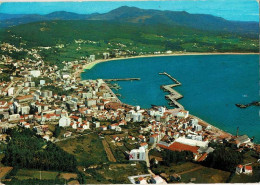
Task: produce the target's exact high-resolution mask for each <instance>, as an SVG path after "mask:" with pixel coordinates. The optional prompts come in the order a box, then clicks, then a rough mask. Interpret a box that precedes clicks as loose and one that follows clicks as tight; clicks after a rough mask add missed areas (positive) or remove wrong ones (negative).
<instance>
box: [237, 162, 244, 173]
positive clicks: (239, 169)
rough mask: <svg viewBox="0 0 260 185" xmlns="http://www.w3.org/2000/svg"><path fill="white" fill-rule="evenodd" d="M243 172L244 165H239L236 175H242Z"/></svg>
mask: <svg viewBox="0 0 260 185" xmlns="http://www.w3.org/2000/svg"><path fill="white" fill-rule="evenodd" d="M242 172H243V165H241V164H239V165H237V167H236V173H237V174H240V173H242Z"/></svg>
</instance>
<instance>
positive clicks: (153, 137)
mask: <svg viewBox="0 0 260 185" xmlns="http://www.w3.org/2000/svg"><path fill="white" fill-rule="evenodd" d="M149 142H150V143H152V144H154V143H158V142H159V135H158V134H153V135H151V136H150V140H149Z"/></svg>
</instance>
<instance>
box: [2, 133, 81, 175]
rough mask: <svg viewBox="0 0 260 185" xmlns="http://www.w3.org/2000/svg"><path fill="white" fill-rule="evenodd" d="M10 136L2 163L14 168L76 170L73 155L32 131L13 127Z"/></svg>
mask: <svg viewBox="0 0 260 185" xmlns="http://www.w3.org/2000/svg"><path fill="white" fill-rule="evenodd" d="M10 136H11V139H10V141H9V143H8V145H7V147H6V149H5V151H4V153H5V156H4V158H3V159H2V163H3V164H4V165H9V166H13V167H14V168H28V169H40V170H58V171H68V172H73V171H76V166H77V162H76V159H75V157H74V156H73V155H71V154H68V153H66V152H65V151H64V150H62V149H61V148H60V147H58V146H57V145H55V144H53V143H51V142H46V141H45V140H43V139H42V138H41V137H39V136H36V135H35V133H34V132H33V131H31V130H29V129H24V130H14V129H13V130H11V131H10Z"/></svg>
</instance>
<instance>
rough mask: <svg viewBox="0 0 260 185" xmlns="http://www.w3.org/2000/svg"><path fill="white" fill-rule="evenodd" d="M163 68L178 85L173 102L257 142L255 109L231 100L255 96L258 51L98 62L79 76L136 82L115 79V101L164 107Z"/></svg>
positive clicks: (165, 80)
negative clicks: (177, 97)
mask: <svg viewBox="0 0 260 185" xmlns="http://www.w3.org/2000/svg"><path fill="white" fill-rule="evenodd" d="M164 71H165V72H167V73H169V74H170V75H172V76H173V77H175V78H176V79H177V80H179V81H180V82H181V83H182V86H178V87H176V88H175V90H177V91H178V92H180V93H181V94H182V95H183V96H184V98H183V99H181V100H179V102H180V103H181V104H182V105H183V106H184V107H185V109H186V110H189V111H190V113H191V114H194V115H196V116H198V117H200V118H202V119H204V120H205V121H208V122H210V123H211V124H213V125H215V126H217V127H219V128H221V129H223V130H225V131H228V132H230V133H232V134H235V133H236V128H237V126H239V134H247V135H248V136H250V137H252V136H255V137H256V139H255V141H256V142H258V143H259V142H260V115H259V107H254V106H252V107H248V108H246V109H240V108H238V107H236V106H235V104H236V103H250V102H252V101H256V100H258V101H259V100H260V99H259V95H258V91H259V86H258V80H259V64H258V55H201V56H169V57H168V56H167V57H150V58H137V59H128V60H115V61H111V62H106V63H100V64H98V65H96V66H95V67H93V68H92V69H91V70H87V71H86V72H85V73H82V79H96V78H103V79H108V78H130V77H138V78H141V80H140V81H124V82H117V83H118V84H119V85H120V86H121V87H122V89H121V90H119V91H118V93H120V94H121V95H122V97H121V100H122V101H123V102H124V103H127V104H131V105H140V106H141V107H143V108H150V106H151V104H155V105H165V106H168V102H167V100H165V98H164V95H165V94H167V93H165V92H163V91H162V90H161V89H160V86H161V85H163V84H172V83H173V82H172V81H171V80H170V79H169V78H168V77H166V76H165V75H159V74H158V73H159V72H164Z"/></svg>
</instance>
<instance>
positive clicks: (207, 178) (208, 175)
mask: <svg viewBox="0 0 260 185" xmlns="http://www.w3.org/2000/svg"><path fill="white" fill-rule="evenodd" d="M229 176H230V172H226V171H222V170H217V169H213V168H207V167H204V166H202V167H201V168H199V169H198V170H195V171H192V170H191V171H190V172H188V173H184V174H182V175H181V178H182V182H185V183H188V182H190V179H191V178H195V179H196V180H195V181H194V182H195V183H225V182H226V180H227V179H228V177H229Z"/></svg>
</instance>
